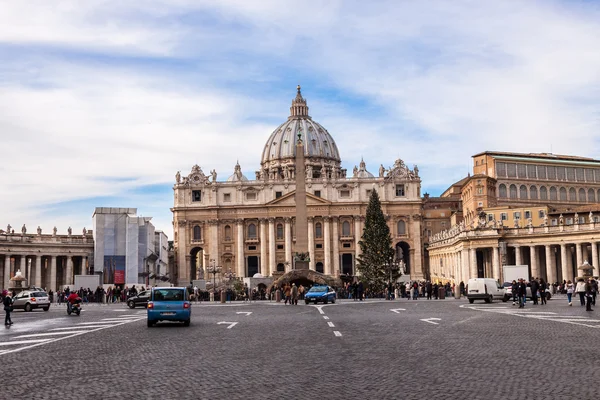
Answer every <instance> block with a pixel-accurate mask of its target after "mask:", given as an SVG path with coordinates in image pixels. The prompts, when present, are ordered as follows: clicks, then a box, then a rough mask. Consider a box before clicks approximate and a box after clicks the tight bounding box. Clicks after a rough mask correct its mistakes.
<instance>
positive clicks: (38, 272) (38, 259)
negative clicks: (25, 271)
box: [34, 255, 42, 287]
mask: <svg viewBox="0 0 600 400" xmlns="http://www.w3.org/2000/svg"><path fill="white" fill-rule="evenodd" d="M34 285H35V286H37V287H40V286H42V256H40V255H37V256H35V279H34Z"/></svg>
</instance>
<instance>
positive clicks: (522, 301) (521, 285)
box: [517, 279, 527, 308]
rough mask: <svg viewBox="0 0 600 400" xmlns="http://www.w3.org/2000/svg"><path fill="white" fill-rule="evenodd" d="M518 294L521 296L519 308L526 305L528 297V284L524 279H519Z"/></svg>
mask: <svg viewBox="0 0 600 400" xmlns="http://www.w3.org/2000/svg"><path fill="white" fill-rule="evenodd" d="M517 294H518V296H519V308H523V307H525V298H526V297H527V284H526V283H525V281H524V280H523V279H519V284H518V285H517Z"/></svg>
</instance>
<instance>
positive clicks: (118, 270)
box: [104, 256, 125, 285]
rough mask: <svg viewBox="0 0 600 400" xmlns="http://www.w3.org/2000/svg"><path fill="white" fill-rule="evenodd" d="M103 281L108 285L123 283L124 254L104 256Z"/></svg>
mask: <svg viewBox="0 0 600 400" xmlns="http://www.w3.org/2000/svg"><path fill="white" fill-rule="evenodd" d="M104 283H105V284H109V285H120V284H124V283H125V256H104Z"/></svg>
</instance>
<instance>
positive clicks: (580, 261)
mask: <svg viewBox="0 0 600 400" xmlns="http://www.w3.org/2000/svg"><path fill="white" fill-rule="evenodd" d="M575 251H576V254H577V265H576V268H579V267H581V264H583V255H582V251H581V243H575Z"/></svg>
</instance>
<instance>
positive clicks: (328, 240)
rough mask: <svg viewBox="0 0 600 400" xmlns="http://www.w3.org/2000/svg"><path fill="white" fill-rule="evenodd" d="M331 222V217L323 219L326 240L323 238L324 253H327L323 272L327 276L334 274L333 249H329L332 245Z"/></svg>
mask: <svg viewBox="0 0 600 400" xmlns="http://www.w3.org/2000/svg"><path fill="white" fill-rule="evenodd" d="M329 221H330V218H329V217H323V230H324V231H325V232H324V238H323V252H324V253H325V266H324V268H323V271H324V272H325V274H327V275H331V274H332V271H331V270H332V268H331V249H330V248H329V246H330V245H331V234H330V232H329V225H330V224H329Z"/></svg>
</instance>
